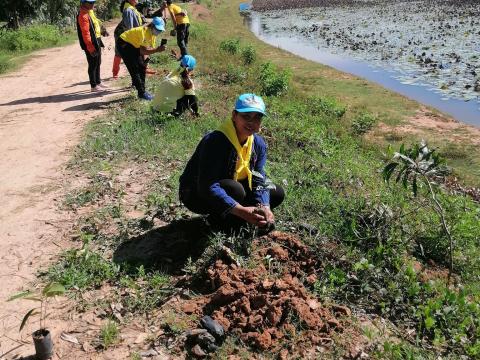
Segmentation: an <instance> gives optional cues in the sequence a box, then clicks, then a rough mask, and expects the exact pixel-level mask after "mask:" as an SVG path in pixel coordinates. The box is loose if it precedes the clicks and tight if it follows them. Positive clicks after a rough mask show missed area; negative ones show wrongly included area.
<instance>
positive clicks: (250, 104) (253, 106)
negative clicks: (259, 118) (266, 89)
mask: <svg viewBox="0 0 480 360" xmlns="http://www.w3.org/2000/svg"><path fill="white" fill-rule="evenodd" d="M235 110H236V111H238V112H258V113H260V114H262V115H266V112H265V103H264V102H263V100H262V98H261V97H260V96H257V95H255V94H242V95H240V96H239V97H238V99H237V101H235Z"/></svg>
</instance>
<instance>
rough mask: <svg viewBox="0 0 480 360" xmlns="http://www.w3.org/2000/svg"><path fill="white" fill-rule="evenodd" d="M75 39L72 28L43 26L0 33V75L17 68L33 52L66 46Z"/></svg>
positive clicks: (31, 26) (38, 25) (74, 32)
mask: <svg viewBox="0 0 480 360" xmlns="http://www.w3.org/2000/svg"><path fill="white" fill-rule="evenodd" d="M76 38H77V34H76V31H75V29H74V28H64V29H60V28H58V27H56V26H53V25H45V24H37V25H29V26H25V27H21V28H20V29H18V30H15V31H14V30H9V31H3V32H1V33H0V74H2V73H5V72H7V71H9V70H13V69H15V68H17V67H18V66H19V65H21V64H22V63H23V62H25V61H26V60H27V59H28V56H27V55H29V54H30V53H31V52H33V51H35V50H39V49H43V48H47V47H54V46H60V45H64V44H68V43H70V42H72V41H73V40H74V39H76Z"/></svg>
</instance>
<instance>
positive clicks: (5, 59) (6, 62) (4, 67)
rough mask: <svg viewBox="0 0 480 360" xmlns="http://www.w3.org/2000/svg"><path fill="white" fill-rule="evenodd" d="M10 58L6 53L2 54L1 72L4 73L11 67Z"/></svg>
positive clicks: (0, 57) (0, 55)
mask: <svg viewBox="0 0 480 360" xmlns="http://www.w3.org/2000/svg"><path fill="white" fill-rule="evenodd" d="M10 66H11V64H10V60H9V57H8V56H6V55H2V54H0V74H2V73H4V72H5V71H7V70H8V69H9V68H10Z"/></svg>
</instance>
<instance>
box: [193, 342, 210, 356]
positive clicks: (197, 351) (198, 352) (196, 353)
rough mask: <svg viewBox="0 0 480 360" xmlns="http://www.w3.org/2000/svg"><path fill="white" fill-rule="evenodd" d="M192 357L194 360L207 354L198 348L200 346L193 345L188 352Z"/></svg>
mask: <svg viewBox="0 0 480 360" xmlns="http://www.w3.org/2000/svg"><path fill="white" fill-rule="evenodd" d="M190 351H191V353H192V355H193V356H195V357H196V358H199V359H201V358H204V357H206V356H207V353H206V352H205V351H203V349H202V348H201V347H200V345H198V344H197V345H195V346H194V347H193V348H192V350H190Z"/></svg>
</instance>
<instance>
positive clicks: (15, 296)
mask: <svg viewBox="0 0 480 360" xmlns="http://www.w3.org/2000/svg"><path fill="white" fill-rule="evenodd" d="M32 294H33V293H32V292H31V291H30V290H26V291H22V292H19V293H18V294H15V295H12V296H11V297H9V298H8V300H7V301H12V300H15V299H23V298H25V297H27V296H29V295H32Z"/></svg>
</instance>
